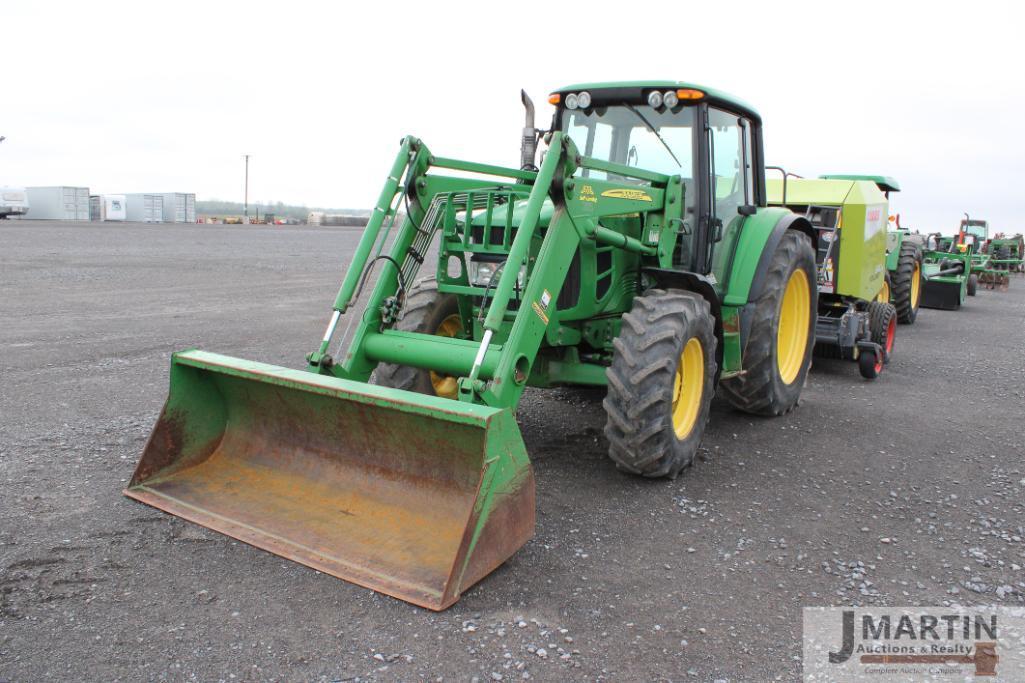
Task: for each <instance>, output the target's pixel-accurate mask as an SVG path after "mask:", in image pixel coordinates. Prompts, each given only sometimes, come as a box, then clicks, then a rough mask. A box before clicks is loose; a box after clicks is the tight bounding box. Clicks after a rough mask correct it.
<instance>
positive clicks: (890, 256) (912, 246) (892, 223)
mask: <svg viewBox="0 0 1025 683" xmlns="http://www.w3.org/2000/svg"><path fill="white" fill-rule="evenodd" d="M819 177H820V178H823V179H826V180H830V179H832V180H867V181H870V182H873V183H875V184H876V187H878V188H879V191H880V192H882V193H883V196H884V197H885V198H886V201H887V207H889V201H890V193H891V192H900V184H899V183H898V182H897V181H896V179H894V178H892V177H890V176H883V175H855V174H830V175H822V176H819ZM921 294H922V247H921V244H919V243H918V241H917V240H916V239H915V238H913V237H912V236H911V233H910V231H908V230H906V229H904V228H902V227H901V225H900V216H899V215H891V216H889V217H888V219H887V231H886V281H885V284H884V285H883V289H882V291H881V292H880V294H879V296H878V297H877V298H878V300H879V301H884V302H885V301H889V302H890V303H892V304H893V306H894V308H896V309H897V322H899V323H902V324H911V323H914V322H915V319H916V318H917V317H918V309H919V306H920V305H921Z"/></svg>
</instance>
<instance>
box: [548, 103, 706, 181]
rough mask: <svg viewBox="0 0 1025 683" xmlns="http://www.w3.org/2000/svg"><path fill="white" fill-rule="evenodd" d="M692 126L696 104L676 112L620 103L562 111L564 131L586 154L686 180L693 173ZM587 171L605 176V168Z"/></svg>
mask: <svg viewBox="0 0 1025 683" xmlns="http://www.w3.org/2000/svg"><path fill="white" fill-rule="evenodd" d="M649 126H650V127H649ZM693 127H694V107H682V108H680V109H679V110H678V111H675V112H674V111H671V110H668V109H663V110H661V111H659V110H656V109H652V108H651V107H646V106H640V107H633V106H629V105H620V106H611V107H595V108H594V109H593V110H589V111H587V112H584V111H579V110H565V111H564V112H563V115H562V130H563V132H564V133H566V134H568V135H569V137H570V138H571V139H572V140H573V142H574V144H576V146H577V148H578V149H579V150H580V152H581V153H582V154H583V155H584V156H588V157H593V158H595V159H600V160H602V161H611V162H613V163H616V164H623V165H624V166H635V167H637V168H642V169H644V170H646V171H656V172H658V173H664V174H666V175H678V176H681V177H683V179H684V180H691V179H693V177H694V168H693V167H694V160H693V155H692V153H691V151H692V148H693V142H692V132H693ZM584 175H585V176H589V177H593V178H605V174H604V173H603V172H601V171H586V170H585V171H584ZM688 184H689V183H688Z"/></svg>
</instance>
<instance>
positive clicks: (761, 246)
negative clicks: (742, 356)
mask: <svg viewBox="0 0 1025 683" xmlns="http://www.w3.org/2000/svg"><path fill="white" fill-rule="evenodd" d="M787 230H800V231H801V232H803V233H804V234H806V235H808V237H809V238H811V241H812V247H816V248H817V244H816V235H815V230H814V229H813V228H812V226H811V223H809V222H808V220H807V219H805V218H804V216H800V215H798V214H795V213H793V212H792V211H789V210H788V209H785V208H782V207H770V208H763V209H759V210H758V212H757V213H756V214H755V215H754V216H751V217H749V218H748V219H747V220H745V221H744V226H743V228H742V230H741V233H740V237H739V238H738V240H737V250H736V253H735V255H734V257H733V263H732V267H731V268H730V269H729V270H730V272H729V273H728V274H727V275H726V277H727V278H728V279H727V280H726V291H725V292H724V293H723V305H724V306H733V307H737V308H740V309H741V313H740V343H741V347H744V346H746V345H747V338H748V333H749V332H750V324H751V317H752V315H753V314H754V304H753V303H752V302H754V301H757V300H758V298H759V297H760V296H761V295H762V288H763V287H764V283H765V278H766V276H767V273H768V270H769V263H770V261H771V260H772V255H773V254H774V253H775V251H776V247H777V246H778V245H779V242H780V240H781V239H782V238H783V235H784V234H785V233H786V231H787Z"/></svg>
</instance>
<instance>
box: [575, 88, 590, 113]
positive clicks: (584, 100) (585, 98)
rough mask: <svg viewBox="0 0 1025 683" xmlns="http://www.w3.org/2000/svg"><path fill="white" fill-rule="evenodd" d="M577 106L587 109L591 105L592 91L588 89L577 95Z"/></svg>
mask: <svg viewBox="0 0 1025 683" xmlns="http://www.w3.org/2000/svg"><path fill="white" fill-rule="evenodd" d="M577 106H578V107H580V108H581V109H587V108H588V107H590V106H591V93H589V92H587V91H586V90H585V91H584V92H582V93H580V94H579V95H577Z"/></svg>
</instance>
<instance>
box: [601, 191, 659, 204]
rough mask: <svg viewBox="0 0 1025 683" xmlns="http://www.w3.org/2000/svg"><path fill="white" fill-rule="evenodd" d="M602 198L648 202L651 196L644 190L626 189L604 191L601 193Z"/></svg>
mask: <svg viewBox="0 0 1025 683" xmlns="http://www.w3.org/2000/svg"><path fill="white" fill-rule="evenodd" d="M601 196H602V197H610V198H612V199H632V200H634V201H635V202H650V201H651V195H649V194H648V193H647V192H645V191H644V190H628V189H626V188H622V189H617V190H605V191H604V192H602V193H601Z"/></svg>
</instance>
